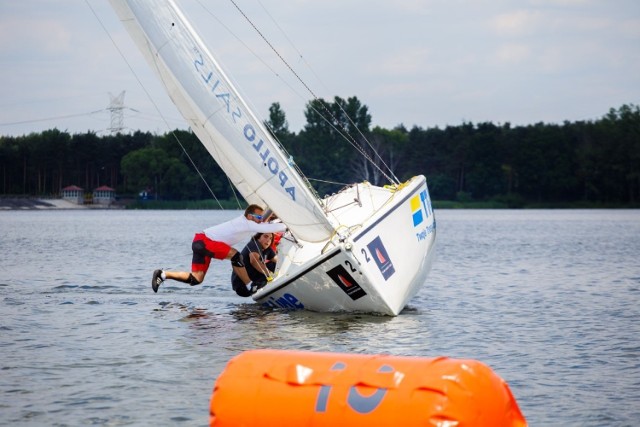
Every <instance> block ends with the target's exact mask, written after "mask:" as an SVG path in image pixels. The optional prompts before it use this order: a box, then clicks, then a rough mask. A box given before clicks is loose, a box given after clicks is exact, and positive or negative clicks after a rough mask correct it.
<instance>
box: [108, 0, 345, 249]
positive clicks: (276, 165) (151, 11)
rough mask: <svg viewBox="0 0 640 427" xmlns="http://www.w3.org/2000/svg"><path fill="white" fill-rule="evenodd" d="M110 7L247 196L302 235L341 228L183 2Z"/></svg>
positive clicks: (126, 1) (128, 0) (125, 1)
mask: <svg viewBox="0 0 640 427" xmlns="http://www.w3.org/2000/svg"><path fill="white" fill-rule="evenodd" d="M111 4H112V6H113V8H114V9H115V11H116V13H117V14H118V16H119V18H120V20H121V21H122V23H123V24H124V26H125V28H126V29H127V31H128V32H129V33H130V35H131V37H132V38H133V40H135V42H136V44H137V45H138V48H139V49H140V50H141V51H142V53H143V55H144V56H145V58H146V59H147V61H148V62H149V63H150V65H151V67H152V68H153V69H154V70H155V71H156V72H157V73H158V75H159V77H160V79H161V81H162V83H163V84H164V86H165V88H166V90H167V93H168V94H169V96H170V97H171V99H172V101H173V102H174V104H175V105H176V107H177V108H178V110H179V111H180V112H181V114H182V115H183V116H184V118H185V119H186V120H187V122H188V123H189V125H190V126H191V128H192V130H193V131H194V132H195V134H196V135H197V136H198V138H199V139H200V141H201V142H202V144H203V145H204V146H205V147H206V149H207V151H208V152H209V153H210V154H211V156H212V157H213V158H214V159H215V160H216V162H217V163H218V164H219V165H220V167H221V168H222V170H223V171H224V172H225V174H226V175H227V176H228V177H229V179H230V180H231V182H232V183H233V184H234V186H235V187H236V188H237V189H238V191H239V192H240V194H242V196H243V197H244V198H245V199H246V200H247V201H248V202H249V203H258V204H260V205H262V206H263V207H266V206H268V207H269V208H270V209H272V210H273V211H274V212H276V214H277V215H278V216H279V217H280V218H281V219H282V221H283V222H284V223H285V224H287V226H288V227H289V229H290V230H291V232H292V233H293V234H294V235H296V236H297V237H298V238H300V239H302V240H306V241H309V242H318V241H323V240H327V239H328V238H329V237H330V236H331V235H332V233H333V230H334V226H333V225H332V223H331V221H330V220H329V219H328V218H327V216H326V215H325V213H324V211H323V209H322V206H321V204H320V202H319V200H318V198H317V197H316V195H315V194H314V192H313V191H312V190H310V189H309V187H308V184H307V182H306V180H305V179H304V178H303V177H302V176H300V174H298V173H297V172H296V170H295V168H294V166H293V165H292V164H290V160H289V159H287V156H286V154H285V153H284V152H283V151H282V150H281V149H280V146H279V144H278V143H277V142H276V141H275V140H274V139H273V137H272V136H271V134H270V133H269V132H268V131H267V130H266V129H265V127H264V125H263V124H262V122H261V121H260V120H259V119H258V118H257V117H256V116H255V114H254V113H253V112H252V111H251V110H250V109H249V108H248V106H247V104H246V103H245V101H244V100H243V99H242V98H241V96H240V94H239V93H238V91H237V90H236V89H235V87H234V86H233V84H232V83H231V81H230V80H229V79H228V78H227V76H226V74H225V72H224V71H223V70H222V68H221V67H220V65H219V63H218V62H217V61H216V60H215V59H214V57H213V55H211V53H210V52H209V50H208V49H207V47H206V46H205V45H204V43H203V42H202V40H201V39H200V37H199V36H198V35H197V34H196V32H195V31H194V29H193V28H192V27H191V25H190V24H189V23H188V22H187V20H186V19H185V17H184V15H183V14H182V12H181V11H180V10H179V9H178V7H177V6H176V4H175V3H174V2H173V1H172V0H163V1H148V0H111ZM211 7H213V6H211Z"/></svg>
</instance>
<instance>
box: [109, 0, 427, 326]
mask: <svg viewBox="0 0 640 427" xmlns="http://www.w3.org/2000/svg"><path fill="white" fill-rule="evenodd" d="M111 4H112V6H113V8H114V9H115V10H116V12H117V14H118V16H119V18H120V20H121V21H122V23H123V24H124V26H125V27H126V29H127V30H128V31H129V33H130V35H131V36H132V38H133V39H134V41H135V42H136V44H137V45H138V47H139V48H140V50H141V51H142V53H143V54H144V56H145V57H146V59H147V61H148V62H149V64H150V65H151V67H152V68H153V69H154V70H156V72H157V73H158V75H159V77H160V79H161V81H162V83H163V84H164V86H165V88H166V90H167V92H168V94H169V96H170V97H171V99H172V101H173V102H174V104H175V105H176V107H177V108H178V110H179V111H180V112H181V114H182V115H183V116H184V118H185V119H186V120H187V121H188V122H189V124H190V126H191V128H192V130H193V131H194V133H195V134H196V135H197V136H198V138H199V139H200V141H201V142H202V144H203V145H204V146H205V147H206V149H207V151H208V152H209V153H210V154H211V156H212V157H213V158H214V159H215V160H216V162H217V163H218V164H219V165H220V167H221V168H222V170H224V172H225V173H226V174H227V176H228V177H229V179H230V180H231V182H232V183H233V184H234V186H235V187H236V188H237V189H238V191H239V192H240V194H242V196H243V197H244V198H245V200H246V201H247V202H248V203H255V204H259V205H261V206H263V207H265V208H267V207H268V208H269V209H271V210H273V211H274V212H275V213H276V214H277V215H278V217H279V218H280V219H281V220H282V221H283V222H284V223H285V224H286V225H287V226H288V228H289V230H290V232H291V234H292V235H293V236H294V237H295V240H296V244H294V245H291V247H290V248H289V249H288V250H287V251H286V252H285V253H284V260H283V262H282V264H281V266H280V268H279V270H278V271H277V277H276V279H275V280H273V281H272V282H270V283H269V284H267V286H265V287H264V288H262V289H261V290H260V291H258V292H257V293H256V294H254V295H253V299H254V300H255V301H256V302H258V303H261V304H264V305H266V306H271V307H281V308H287V309H308V310H314V311H321V312H332V311H349V312H367V313H379V314H386V315H392V316H395V315H398V314H399V313H400V311H402V309H403V308H404V307H405V306H406V304H407V303H408V301H409V300H410V299H411V298H412V297H413V296H414V295H415V294H416V293H417V292H418V290H419V288H420V286H422V284H423V283H424V281H425V279H426V277H427V274H428V273H429V270H430V269H431V264H432V261H433V256H434V250H433V249H434V244H435V236H436V222H435V217H434V215H433V210H432V207H431V200H430V197H429V191H428V188H427V183H426V179H425V177H424V176H422V175H420V176H416V177H413V178H412V179H410V180H409V181H407V182H405V183H397V182H391V183H390V184H389V185H386V186H384V187H378V186H374V185H371V184H369V183H367V182H362V183H358V184H353V185H351V186H349V187H347V188H345V189H343V190H342V191H340V192H339V193H337V194H335V195H331V196H328V197H326V198H323V199H321V198H319V197H318V196H317V194H316V192H315V191H314V190H313V188H312V187H311V185H310V184H309V182H308V181H307V180H306V179H305V178H304V176H302V174H301V173H300V172H299V170H298V168H297V167H296V165H295V164H294V163H293V162H292V160H291V158H290V156H288V155H287V154H286V153H285V152H284V149H283V148H282V147H281V146H280V144H279V143H278V142H277V141H276V140H275V139H274V137H273V136H272V134H271V133H270V132H269V131H267V129H266V128H265V127H264V125H263V123H262V122H261V121H260V120H259V119H258V118H257V117H256V115H255V114H254V113H253V112H252V111H251V110H250V109H249V107H248V105H247V104H246V103H245V101H244V100H243V98H242V97H241V96H240V94H239V93H238V91H237V90H236V88H235V87H234V86H233V84H232V83H231V81H230V80H229V78H228V77H227V75H226V74H225V72H224V71H223V70H222V68H221V66H220V65H219V63H218V62H217V61H216V59H214V57H213V55H211V53H210V52H209V50H208V49H207V48H206V46H205V44H204V42H203V41H202V40H201V39H200V37H199V36H198V35H197V34H196V32H195V30H194V29H193V28H192V27H191V25H190V24H189V22H188V21H187V19H186V17H185V16H184V15H183V13H182V12H181V11H180V9H179V8H178V6H177V5H176V4H175V3H174V2H173V1H172V0H163V1H154V2H149V1H146V0H111Z"/></svg>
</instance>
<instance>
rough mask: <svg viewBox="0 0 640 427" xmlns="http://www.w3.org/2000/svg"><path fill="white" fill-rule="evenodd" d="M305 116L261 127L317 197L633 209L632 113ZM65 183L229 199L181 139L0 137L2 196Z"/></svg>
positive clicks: (197, 147) (325, 105) (333, 105)
mask: <svg viewBox="0 0 640 427" xmlns="http://www.w3.org/2000/svg"><path fill="white" fill-rule="evenodd" d="M305 117H306V120H307V123H306V124H305V126H304V128H303V129H302V130H301V131H300V132H298V133H295V132H291V131H289V129H288V123H287V120H286V115H285V113H284V111H283V110H282V109H281V108H280V105H279V104H278V103H274V104H272V105H271V107H270V109H269V119H268V120H267V121H266V122H265V124H266V125H267V127H268V128H269V129H270V131H271V132H272V133H273V135H274V136H276V138H277V139H278V140H279V141H280V143H281V145H282V146H283V147H284V148H285V149H286V151H287V152H288V153H289V154H290V155H291V156H292V157H293V159H294V160H295V162H296V164H297V166H298V167H299V168H300V169H301V170H302V171H303V172H304V174H305V175H306V176H307V177H308V178H309V179H310V181H311V183H312V185H313V186H314V188H315V189H316V190H317V191H318V193H319V194H320V195H324V194H330V193H332V192H335V191H338V190H339V188H340V187H341V186H343V185H345V184H348V183H352V182H357V181H362V180H367V181H369V182H371V183H373V184H376V185H381V184H385V183H387V182H388V179H389V178H390V177H397V179H399V180H401V181H404V180H406V179H408V178H410V177H412V176H414V175H417V174H424V175H425V176H426V177H427V181H428V184H429V189H430V192H431V197H432V199H434V200H458V201H462V202H465V201H498V202H501V203H504V204H506V205H507V206H512V207H519V206H525V205H531V204H536V203H537V204H545V203H585V204H590V205H612V206H637V204H638V201H639V200H640V108H639V107H638V106H636V105H633V104H630V105H622V106H621V107H619V108H617V109H615V108H612V109H611V110H610V111H609V112H608V113H607V114H605V115H604V116H603V117H601V118H600V119H597V120H591V121H577V122H564V123H562V124H547V123H536V124H531V125H527V126H511V124H509V123H505V124H494V123H491V122H483V123H475V124H474V123H470V122H463V123H462V124H460V125H457V126H446V127H444V128H440V127H435V128H429V129H423V128H421V127H418V126H414V127H413V128H411V129H407V128H406V127H404V126H403V125H399V126H397V127H395V128H393V129H384V128H381V127H373V128H371V115H370V114H369V113H368V108H367V106H366V105H363V104H362V103H361V102H360V101H359V100H358V99H357V98H356V97H351V98H347V99H342V98H340V97H335V98H334V99H333V100H332V101H325V100H323V99H318V100H314V101H311V102H309V103H308V104H307V106H306V109H305ZM201 176H202V178H201ZM316 179H317V180H316ZM68 185H77V186H80V187H82V188H84V189H85V191H88V192H90V191H92V190H93V189H94V188H97V187H99V186H101V185H108V186H110V187H112V188H115V189H116V191H117V193H118V194H119V195H121V196H122V197H131V198H135V197H137V195H138V194H139V193H140V192H142V191H147V192H148V193H149V194H151V195H152V197H153V198H158V199H162V200H203V199H211V198H212V193H213V194H215V197H216V198H218V199H222V200H230V199H233V198H234V190H233V189H232V188H231V184H230V183H229V182H228V180H227V179H226V176H225V175H224V173H223V172H222V170H221V169H220V168H219V167H218V166H217V164H216V163H215V162H214V161H213V159H212V158H211V157H210V156H209V155H208V153H207V152H206V150H205V148H204V147H203V146H202V144H200V142H199V141H198V139H197V137H196V136H195V135H194V134H193V133H191V132H190V131H188V130H179V129H178V130H175V131H172V132H168V133H166V134H164V135H156V134H151V133H148V132H135V133H132V134H117V135H108V136H98V135H97V134H95V133H92V132H88V133H84V134H73V135H71V134H69V133H67V132H64V131H60V130H58V129H51V130H47V131H44V132H42V133H31V134H29V135H24V136H0V194H2V195H4V196H11V195H22V196H36V197H42V196H55V195H58V194H59V193H60V190H61V189H62V188H64V187H65V186H68Z"/></svg>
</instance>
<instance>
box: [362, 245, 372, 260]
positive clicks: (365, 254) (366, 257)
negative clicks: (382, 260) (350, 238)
mask: <svg viewBox="0 0 640 427" xmlns="http://www.w3.org/2000/svg"><path fill="white" fill-rule="evenodd" d="M362 255H364V259H365V260H366V261H367V262H369V261H371V258H369V254H368V253H367V251H365V250H364V248H362Z"/></svg>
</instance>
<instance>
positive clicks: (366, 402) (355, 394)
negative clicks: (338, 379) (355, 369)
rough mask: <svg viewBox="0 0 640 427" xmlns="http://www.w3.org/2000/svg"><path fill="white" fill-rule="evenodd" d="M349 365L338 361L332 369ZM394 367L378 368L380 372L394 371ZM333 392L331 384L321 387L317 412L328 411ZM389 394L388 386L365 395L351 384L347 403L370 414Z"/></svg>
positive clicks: (363, 412) (344, 367)
mask: <svg viewBox="0 0 640 427" xmlns="http://www.w3.org/2000/svg"><path fill="white" fill-rule="evenodd" d="M346 367H347V365H346V364H345V363H342V362H336V363H335V364H334V365H333V366H332V367H331V370H332V371H342V370H344V369H346ZM393 370H394V369H393V368H392V367H391V366H389V365H383V366H381V367H380V368H379V369H378V372H393ZM330 393H331V386H330V385H323V386H321V387H320V391H319V392H318V397H317V399H316V412H326V411H327V403H328V401H329V397H330ZM386 394H387V389H386V388H379V389H377V390H376V392H375V393H373V394H372V395H371V396H363V395H361V394H360V392H359V391H358V390H357V389H356V386H351V387H350V388H349V394H348V395H347V404H348V405H349V407H350V408H351V409H353V410H354V411H356V412H358V413H360V414H368V413H369V412H372V411H373V410H375V409H376V408H377V407H378V406H379V405H380V402H382V399H384V396H385V395H386Z"/></svg>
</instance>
